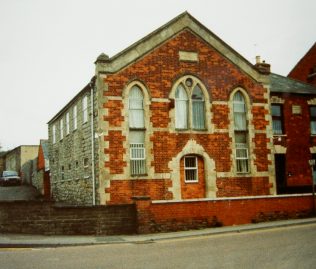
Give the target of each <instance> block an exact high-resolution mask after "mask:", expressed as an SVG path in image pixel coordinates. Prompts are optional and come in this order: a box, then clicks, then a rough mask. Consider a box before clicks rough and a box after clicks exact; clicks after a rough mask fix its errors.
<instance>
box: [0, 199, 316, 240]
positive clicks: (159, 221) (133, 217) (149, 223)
mask: <svg viewBox="0 0 316 269" xmlns="http://www.w3.org/2000/svg"><path fill="white" fill-rule="evenodd" d="M133 200H134V204H125V205H107V206H94V207H93V206H58V205H56V204H54V203H52V202H47V201H29V202H25V201H12V202H11V201H10V202H0V232H1V233H24V234H45V235H118V234H134V233H139V234H144V233H157V232H170V231H180V230H189V229H201V228H207V227H218V226H229V225H239V224H247V223H257V222H263V221H271V220H280V219H291V218H304V217H310V216H312V215H313V197H312V195H311V194H295V195H279V196H257V197H238V198H237V197H236V198H235V197H232V198H217V199H190V200H186V201H183V200H182V201H166V200H164V201H151V200H150V198H149V197H144V196H140V197H133Z"/></svg>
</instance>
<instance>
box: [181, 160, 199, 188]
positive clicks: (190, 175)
mask: <svg viewBox="0 0 316 269" xmlns="http://www.w3.org/2000/svg"><path fill="white" fill-rule="evenodd" d="M184 174H185V182H188V183H189V182H198V181H199V179H198V160H197V157H196V156H186V157H184Z"/></svg>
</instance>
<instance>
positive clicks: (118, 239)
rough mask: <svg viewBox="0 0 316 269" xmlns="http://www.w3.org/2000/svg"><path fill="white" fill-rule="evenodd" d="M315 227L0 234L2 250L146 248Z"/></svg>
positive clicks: (298, 221)
mask: <svg viewBox="0 0 316 269" xmlns="http://www.w3.org/2000/svg"><path fill="white" fill-rule="evenodd" d="M308 224H316V218H307V219H294V220H282V221H271V222H262V223H257V224H245V225H236V226H225V227H219V228H207V229H202V230H190V231H180V232H170V233H155V234H141V235H113V236H96V235H84V236H83V235H75V236H64V235H30V234H1V233H0V248H44V247H47V248H55V247H66V246H86V245H102V244H123V243H125V244H147V243H153V242H155V241H161V240H170V239H180V238H190V237H191V238H192V237H198V236H210V235H219V234H227V233H241V232H248V231H255V230H264V229H275V228H281V227H289V226H297V225H308Z"/></svg>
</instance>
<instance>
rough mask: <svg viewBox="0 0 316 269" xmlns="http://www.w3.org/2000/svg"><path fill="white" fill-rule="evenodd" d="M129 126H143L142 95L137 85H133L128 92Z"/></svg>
mask: <svg viewBox="0 0 316 269" xmlns="http://www.w3.org/2000/svg"><path fill="white" fill-rule="evenodd" d="M128 108H129V128H135V129H137V128H145V123H144V96H143V92H142V90H141V89H140V88H139V87H138V86H136V85H135V86H133V87H132V89H131V90H130V92H129V98H128Z"/></svg>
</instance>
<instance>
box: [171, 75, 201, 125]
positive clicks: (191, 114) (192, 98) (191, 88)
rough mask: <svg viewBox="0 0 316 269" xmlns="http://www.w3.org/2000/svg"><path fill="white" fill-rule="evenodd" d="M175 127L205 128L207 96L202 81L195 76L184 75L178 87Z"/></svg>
mask: <svg viewBox="0 0 316 269" xmlns="http://www.w3.org/2000/svg"><path fill="white" fill-rule="evenodd" d="M175 127H176V129H190V128H191V129H194V130H204V129H205V96H204V93H203V90H202V87H201V85H200V82H198V81H197V79H195V78H194V77H191V76H186V77H184V78H183V79H182V80H181V81H180V82H179V84H178V86H177V88H176V92H175Z"/></svg>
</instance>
